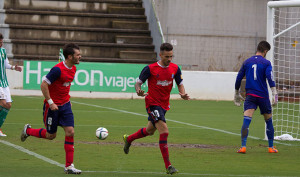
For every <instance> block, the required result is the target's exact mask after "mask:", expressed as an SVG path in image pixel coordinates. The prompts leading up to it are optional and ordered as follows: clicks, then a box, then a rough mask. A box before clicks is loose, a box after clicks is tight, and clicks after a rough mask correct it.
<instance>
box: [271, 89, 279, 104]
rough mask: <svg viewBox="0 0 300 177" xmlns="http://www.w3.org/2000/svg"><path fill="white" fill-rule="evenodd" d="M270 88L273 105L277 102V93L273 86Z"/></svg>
mask: <svg viewBox="0 0 300 177" xmlns="http://www.w3.org/2000/svg"><path fill="white" fill-rule="evenodd" d="M271 90H272V106H275V105H276V104H277V103H278V93H277V90H276V88H275V87H272V88H271Z"/></svg>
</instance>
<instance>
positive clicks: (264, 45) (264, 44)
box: [257, 41, 271, 52]
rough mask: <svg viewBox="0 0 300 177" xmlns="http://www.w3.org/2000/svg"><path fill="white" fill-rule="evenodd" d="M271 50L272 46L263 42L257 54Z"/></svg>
mask: <svg viewBox="0 0 300 177" xmlns="http://www.w3.org/2000/svg"><path fill="white" fill-rule="evenodd" d="M270 49H271V45H270V44H269V43H268V42H267V41H261V42H260V43H259V44H258V45H257V52H264V51H266V50H267V51H269V50H270Z"/></svg>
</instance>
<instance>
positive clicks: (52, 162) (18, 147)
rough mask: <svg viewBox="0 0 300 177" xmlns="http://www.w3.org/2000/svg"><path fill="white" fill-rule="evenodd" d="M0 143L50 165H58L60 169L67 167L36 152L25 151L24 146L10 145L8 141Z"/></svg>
mask: <svg viewBox="0 0 300 177" xmlns="http://www.w3.org/2000/svg"><path fill="white" fill-rule="evenodd" d="M0 143H3V144H6V145H8V146H10V147H13V148H15V149H17V150H19V151H22V152H24V153H26V154H29V155H32V156H34V157H36V158H38V159H41V160H43V161H45V162H48V163H50V164H53V165H56V166H59V167H65V165H63V164H61V163H58V162H56V161H54V160H51V159H49V158H47V157H45V156H42V155H40V154H37V153H35V152H32V151H29V150H28V149H25V148H23V147H22V146H18V145H15V144H12V143H10V142H8V141H4V140H0Z"/></svg>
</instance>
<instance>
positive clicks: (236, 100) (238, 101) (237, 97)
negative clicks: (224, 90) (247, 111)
mask: <svg viewBox="0 0 300 177" xmlns="http://www.w3.org/2000/svg"><path fill="white" fill-rule="evenodd" d="M244 100H245V99H244V98H243V97H242V95H241V94H240V92H239V91H238V90H235V94H234V104H235V105H236V106H241V101H244Z"/></svg>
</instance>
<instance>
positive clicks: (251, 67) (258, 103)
mask: <svg viewBox="0 0 300 177" xmlns="http://www.w3.org/2000/svg"><path fill="white" fill-rule="evenodd" d="M270 49H271V46H270V44H269V43H268V42H267V41H261V42H260V43H259V44H258V46H257V51H256V55H254V56H252V57H250V58H248V59H247V60H245V61H244V63H243V65H242V67H241V69H240V71H239V73H238V75H237V78H236V82H235V95H234V103H235V105H236V106H240V105H241V101H242V100H244V98H243V97H242V96H241V95H240V92H239V89H240V86H241V81H242V79H243V78H244V76H246V87H245V89H246V100H245V102H244V122H243V126H242V130H241V139H242V146H241V148H240V149H239V150H238V151H237V152H238V153H246V143H247V137H248V132H249V125H250V123H251V120H252V116H253V113H254V111H255V110H256V109H257V107H259V109H260V113H261V114H262V115H263V116H264V119H265V122H266V126H267V128H266V134H267V137H268V143H269V149H268V151H269V153H277V152H278V150H277V149H275V147H274V146H273V140H274V128H273V122H272V106H271V102H270V99H269V92H268V86H267V81H268V83H269V86H270V88H271V90H272V105H275V104H277V102H278V95H277V91H276V87H275V81H274V78H273V72H272V65H271V62H270V61H269V60H267V59H265V58H264V57H265V56H266V54H267V52H268V51H269V50H270Z"/></svg>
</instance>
